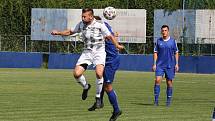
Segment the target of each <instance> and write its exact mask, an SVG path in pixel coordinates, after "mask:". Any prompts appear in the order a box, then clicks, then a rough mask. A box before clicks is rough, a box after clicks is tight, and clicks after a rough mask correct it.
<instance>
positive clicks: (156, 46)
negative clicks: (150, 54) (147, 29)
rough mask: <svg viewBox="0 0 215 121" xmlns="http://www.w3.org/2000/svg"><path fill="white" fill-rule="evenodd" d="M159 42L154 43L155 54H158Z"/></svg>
mask: <svg viewBox="0 0 215 121" xmlns="http://www.w3.org/2000/svg"><path fill="white" fill-rule="evenodd" d="M157 43H158V40H157V41H156V42H155V43H154V53H156V52H158V44H157Z"/></svg>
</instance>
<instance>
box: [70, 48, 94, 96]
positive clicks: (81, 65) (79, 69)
mask: <svg viewBox="0 0 215 121" xmlns="http://www.w3.org/2000/svg"><path fill="white" fill-rule="evenodd" d="M91 55H92V54H91V52H90V51H84V52H83V53H82V54H81V56H80V58H79V59H78V62H77V63H76V67H75V69H74V71H73V76H74V78H75V79H76V80H77V82H78V83H79V84H80V85H81V86H82V87H83V93H82V100H85V99H86V98H87V94H88V90H89V89H90V87H91V86H90V84H88V83H87V81H86V79H85V77H84V75H83V73H84V71H85V70H86V69H87V66H88V65H91V64H92V60H91Z"/></svg>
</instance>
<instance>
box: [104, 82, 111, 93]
mask: <svg viewBox="0 0 215 121" xmlns="http://www.w3.org/2000/svg"><path fill="white" fill-rule="evenodd" d="M104 90H105V92H110V91H112V90H113V88H112V85H111V84H104Z"/></svg>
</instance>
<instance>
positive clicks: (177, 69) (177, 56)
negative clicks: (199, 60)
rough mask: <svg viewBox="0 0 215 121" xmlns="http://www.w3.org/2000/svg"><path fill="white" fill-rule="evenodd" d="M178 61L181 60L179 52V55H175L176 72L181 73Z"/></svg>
mask: <svg viewBox="0 0 215 121" xmlns="http://www.w3.org/2000/svg"><path fill="white" fill-rule="evenodd" d="M178 59H179V54H178V52H177V53H175V61H176V64H175V71H176V72H178V71H179V65H178Z"/></svg>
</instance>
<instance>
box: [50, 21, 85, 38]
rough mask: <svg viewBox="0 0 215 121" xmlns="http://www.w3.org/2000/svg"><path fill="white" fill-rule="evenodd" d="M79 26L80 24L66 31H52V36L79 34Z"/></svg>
mask: <svg viewBox="0 0 215 121" xmlns="http://www.w3.org/2000/svg"><path fill="white" fill-rule="evenodd" d="M80 24H81V22H79V23H78V24H77V25H76V26H75V29H72V28H71V29H66V30H64V31H57V30H53V31H52V32H51V34H52V35H63V36H69V35H72V34H74V33H77V32H80Z"/></svg>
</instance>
